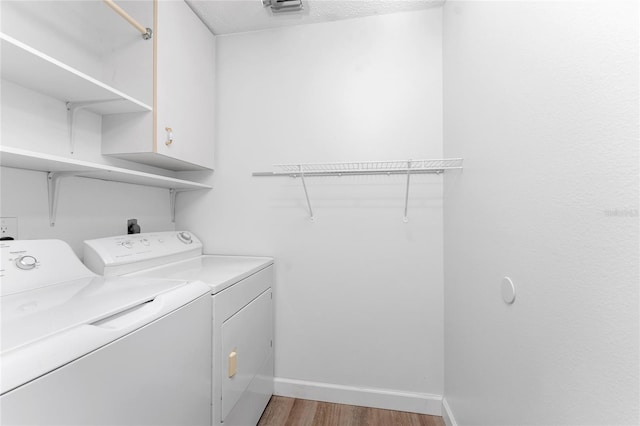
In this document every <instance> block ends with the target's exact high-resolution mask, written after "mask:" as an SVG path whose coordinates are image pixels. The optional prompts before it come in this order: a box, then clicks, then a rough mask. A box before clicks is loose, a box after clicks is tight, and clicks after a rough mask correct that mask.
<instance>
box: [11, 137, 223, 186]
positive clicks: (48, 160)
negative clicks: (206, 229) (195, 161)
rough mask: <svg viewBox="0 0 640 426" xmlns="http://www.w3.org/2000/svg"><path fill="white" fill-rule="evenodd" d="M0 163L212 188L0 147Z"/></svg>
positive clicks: (141, 182) (137, 181)
mask: <svg viewBox="0 0 640 426" xmlns="http://www.w3.org/2000/svg"><path fill="white" fill-rule="evenodd" d="M0 166H3V167H13V168H16V169H26V170H35V171H40V172H57V173H60V172H69V173H73V175H74V176H80V177H86V178H91V179H100V180H108V181H114V182H122V183H132V184H135V185H143V186H152V187H157V188H166V189H175V190H181V191H185V190H193V189H211V188H212V187H211V186H209V185H204V184H201V183H198V182H191V181H188V180H182V179H175V178H170V177H166V176H161V175H154V174H152V173H145V172H139V171H137V170H129V169H123V168H120V167H113V166H106V165H103V164H97V163H90V162H88V161H82V160H74V159H71V158H64V157H58V156H55V155H48V154H41V153H37V152H32V151H25V150H22V149H18V148H11V147H6V146H5V147H0Z"/></svg>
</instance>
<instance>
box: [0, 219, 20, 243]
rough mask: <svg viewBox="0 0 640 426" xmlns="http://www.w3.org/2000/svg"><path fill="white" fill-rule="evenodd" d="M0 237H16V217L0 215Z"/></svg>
mask: <svg viewBox="0 0 640 426" xmlns="http://www.w3.org/2000/svg"><path fill="white" fill-rule="evenodd" d="M0 237H2V238H4V237H12V238H14V239H16V240H17V239H18V218H17V217H0Z"/></svg>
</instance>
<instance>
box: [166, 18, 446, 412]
mask: <svg viewBox="0 0 640 426" xmlns="http://www.w3.org/2000/svg"><path fill="white" fill-rule="evenodd" d="M216 39H217V40H216V41H217V43H216V48H217V66H216V69H217V73H216V98H217V104H216V119H215V122H216V127H217V133H216V161H217V164H216V170H215V172H214V173H213V174H212V175H211V176H210V177H209V178H208V180H207V183H209V184H211V185H212V186H214V188H215V190H214V191H212V192H210V193H206V194H204V193H193V194H189V193H185V194H181V195H180V197H181V198H182V199H183V200H186V201H187V202H186V206H187V207H183V206H182V205H180V201H178V210H177V212H178V213H177V226H178V228H180V226H183V227H188V228H189V229H191V230H192V231H193V232H194V233H195V234H196V235H198V236H200V238H201V239H202V240H203V244H204V249H205V252H207V253H232V254H233V253H235V254H250V255H268V256H274V257H275V259H276V262H275V275H276V279H275V282H276V283H277V285H276V288H275V289H274V295H275V299H274V301H275V306H276V308H275V312H276V314H275V315H276V317H275V327H276V328H275V348H276V349H275V359H276V377H277V379H276V393H278V388H280V389H281V390H283V391H284V389H288V390H287V391H286V392H285V393H291V392H294V393H295V392H298V393H300V392H303V393H305V394H306V395H307V396H311V397H317V398H318V399H322V398H325V399H326V398H328V397H327V396H326V395H328V394H333V395H341V393H340V392H339V390H340V389H341V388H343V387H347V388H349V389H351V391H352V392H351V393H355V394H356V395H357V398H359V399H360V401H361V403H363V405H367V404H368V405H373V406H375V404H379V402H378V401H380V400H382V401H385V400H386V401H387V403H386V404H387V405H389V404H390V403H389V401H393V400H394V399H393V398H389V397H386V398H380V396H379V394H380V393H383V394H384V393H387V394H397V395H400V394H402V395H409V396H406V397H397V398H396V400H400V401H404V402H401V403H391V406H387V407H386V408H394V407H396V408H397V409H400V407H402V404H403V403H407V404H408V405H412V409H414V410H415V411H430V412H432V413H434V414H440V398H441V395H442V386H443V377H442V365H443V346H442V345H443V343H442V339H443V336H442V320H443V312H442V309H443V288H442V280H443V278H442V262H443V259H442V176H441V175H416V176H412V181H411V188H410V193H409V201H408V213H407V216H408V222H406V223H405V222H404V221H403V215H404V214H403V209H404V207H405V195H406V194H405V192H406V176H343V177H320V178H314V180H307V181H306V186H307V189H308V196H309V201H310V203H311V205H312V208H313V214H314V218H313V220H312V219H311V217H310V212H309V210H308V205H307V203H306V201H305V192H304V189H303V186H302V184H301V182H300V180H298V179H289V178H263V177H257V176H252V173H254V172H262V171H268V170H271V167H272V165H273V164H279V163H295V162H303V163H312V162H323V161H324V162H326V161H344V160H387V159H389V160H399V159H404V160H406V159H409V158H411V157H412V156H419V157H421V158H441V157H442V70H441V47H442V45H441V42H442V39H441V11H440V9H438V8H434V9H430V10H425V11H420V12H415V13H399V14H394V15H386V16H376V17H369V18H363V19H358V20H350V21H339V22H329V23H322V24H315V25H310V26H297V27H296V26H293V27H287V28H279V29H272V30H266V31H259V32H251V33H244V34H233V35H225V36H218V37H216ZM389 157H391V158H389ZM301 382H302V383H304V385H302V386H301V385H300V383H301ZM278 383H280V385H278ZM327 387H328V388H329V389H330V390H331V392H327V391H323V389H325V388H327ZM292 389H296V391H293V390H292ZM353 390H358V391H357V392H353ZM347 393H348V392H347ZM397 395H396V396H397ZM291 396H294V395H291ZM335 398H337V399H339V400H342V402H348V401H347V400H346V399H344V398H347V397H336V396H334V399H335ZM407 401H409V402H407ZM415 401H418V402H417V403H416V402H415ZM338 402H340V401H338ZM383 405H384V403H383ZM416 407H417V408H416Z"/></svg>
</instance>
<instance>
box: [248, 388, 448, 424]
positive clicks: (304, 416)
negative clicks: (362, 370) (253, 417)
mask: <svg viewBox="0 0 640 426" xmlns="http://www.w3.org/2000/svg"><path fill="white" fill-rule="evenodd" d="M258 426H445V424H444V421H443V420H442V417H437V416H428V415H426V414H416V413H405V412H402V411H391V410H381V409H378V408H367V407H356V406H354V405H343V404H332V403H330V402H319V401H309V400H305V399H295V398H285V397H282V396H275V395H274V396H273V397H271V401H269V405H267V408H266V409H265V410H264V413H263V414H262V417H261V418H260V422H259V423H258Z"/></svg>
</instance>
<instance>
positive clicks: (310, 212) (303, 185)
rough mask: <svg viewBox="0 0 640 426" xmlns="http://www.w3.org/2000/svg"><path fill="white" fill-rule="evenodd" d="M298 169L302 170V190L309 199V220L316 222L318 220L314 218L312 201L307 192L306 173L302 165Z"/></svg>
mask: <svg viewBox="0 0 640 426" xmlns="http://www.w3.org/2000/svg"><path fill="white" fill-rule="evenodd" d="M298 169H299V170H300V180H301V181H302V188H303V189H304V196H305V197H306V199H307V206H308V207H309V220H310V221H311V222H313V221H315V220H316V218H315V217H313V209H312V208H311V201H309V192H308V191H307V184H306V182H305V181H304V172H303V171H302V165H301V164H299V165H298Z"/></svg>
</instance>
